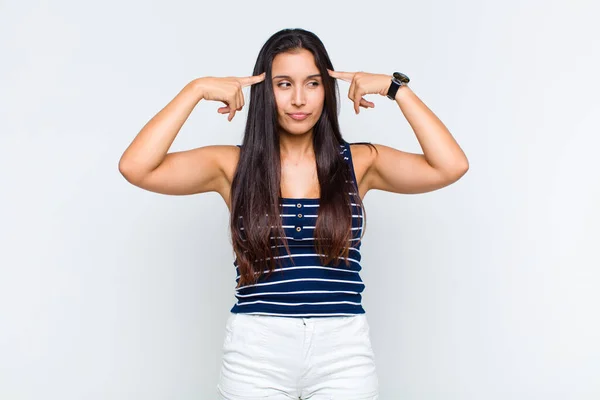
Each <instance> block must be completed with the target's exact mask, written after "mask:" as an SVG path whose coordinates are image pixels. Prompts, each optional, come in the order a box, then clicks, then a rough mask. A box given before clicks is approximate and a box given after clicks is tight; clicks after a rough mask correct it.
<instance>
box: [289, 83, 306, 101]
mask: <svg viewBox="0 0 600 400" xmlns="http://www.w3.org/2000/svg"><path fill="white" fill-rule="evenodd" d="M292 104H293V105H295V106H302V105H304V104H306V96H305V95H304V88H303V87H302V86H300V85H299V86H296V88H295V89H294V95H293V96H292Z"/></svg>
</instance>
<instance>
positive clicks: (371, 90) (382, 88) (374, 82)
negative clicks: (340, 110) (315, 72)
mask: <svg viewBox="0 0 600 400" xmlns="http://www.w3.org/2000/svg"><path fill="white" fill-rule="evenodd" d="M327 71H328V72H329V75H330V76H331V77H333V78H336V79H341V80H343V81H346V82H350V89H349V90H348V98H349V99H350V100H352V101H353V102H354V112H355V113H356V114H358V113H359V107H364V108H373V107H375V104H374V103H373V102H371V101H367V100H365V99H364V98H363V96H364V95H365V94H380V95H382V96H386V95H387V91H388V89H389V87H390V84H391V82H392V76H391V75H385V74H370V73H368V72H341V71H331V70H329V69H328V70H327Z"/></svg>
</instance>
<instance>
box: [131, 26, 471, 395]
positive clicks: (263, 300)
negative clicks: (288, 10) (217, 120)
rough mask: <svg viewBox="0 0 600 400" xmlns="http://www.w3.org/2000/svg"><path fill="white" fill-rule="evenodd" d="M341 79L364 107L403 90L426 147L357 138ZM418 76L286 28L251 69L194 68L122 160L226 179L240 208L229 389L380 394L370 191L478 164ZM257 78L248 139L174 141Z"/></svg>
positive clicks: (215, 187)
mask: <svg viewBox="0 0 600 400" xmlns="http://www.w3.org/2000/svg"><path fill="white" fill-rule="evenodd" d="M337 79H340V80H344V81H347V82H348V83H349V84H350V88H349V92H348V97H349V98H350V100H351V101H352V102H353V103H354V110H355V112H356V113H357V114H358V113H359V107H364V108H372V107H374V106H375V105H374V104H373V103H372V102H370V101H367V100H366V99H364V98H363V96H364V95H366V94H379V95H382V96H388V97H389V98H390V99H393V100H395V101H396V103H397V104H398V106H399V108H400V110H401V111H402V113H403V114H404V116H405V117H406V119H407V120H408V122H409V124H410V126H411V127H412V129H413V130H414V133H415V134H416V136H417V139H418V141H419V143H420V145H421V147H422V149H423V153H424V154H412V153H407V152H403V151H399V150H396V149H393V148H390V147H387V146H384V145H379V144H371V143H356V144H352V145H350V144H349V143H348V142H346V141H345V140H344V139H343V138H342V135H341V133H340V128H339V125H338V119H337V113H338V99H337V97H336V91H337V90H338V87H337ZM406 82H408V78H407V77H406V76H405V75H403V74H399V73H394V75H393V76H392V75H385V74H372V73H366V72H356V73H350V72H339V71H334V68H333V65H332V63H331V61H330V60H329V56H328V54H327V52H326V50H325V47H324V46H323V43H322V42H321V40H319V38H318V37H317V36H315V35H314V34H313V33H311V32H308V31H305V30H302V29H285V30H282V31H280V32H277V33H275V34H274V35H273V36H272V37H271V38H269V39H268V41H267V42H266V43H265V44H264V46H263V48H262V49H261V51H260V53H259V55H258V59H257V61H256V65H255V67H254V72H253V75H252V76H250V77H243V78H237V77H226V78H221V77H202V78H198V79H195V80H193V81H191V82H190V83H189V84H188V85H186V86H185V87H184V88H183V90H182V91H181V92H180V93H179V94H178V95H177V96H176V97H175V98H174V99H173V100H172V101H171V102H170V103H169V104H168V105H167V106H166V107H165V108H164V109H162V110H161V111H160V112H159V113H158V114H156V116H154V117H153V118H152V119H151V120H150V121H149V122H148V123H147V124H146V125H145V126H144V127H143V129H142V130H141V131H140V132H139V133H138V135H137V136H136V137H135V139H134V140H133V142H132V143H131V145H130V146H129V147H128V148H127V149H126V150H125V152H124V154H123V156H122V158H121V161H120V163H119V169H120V171H121V173H122V174H123V176H124V177H125V178H126V179H127V180H128V181H129V182H131V183H132V184H134V185H136V186H139V187H141V188H143V189H146V190H150V191H154V192H158V193H164V194H172V195H185V194H195V193H204V192H209V191H214V192H218V193H219V194H220V195H221V196H222V197H223V200H224V201H225V203H226V204H227V206H228V208H229V210H230V212H231V218H230V229H231V238H232V244H233V249H234V251H235V255H236V259H235V261H234V265H235V267H236V271H237V273H238V276H237V278H236V281H237V287H236V298H237V302H236V304H235V305H234V306H233V308H232V309H231V314H230V317H229V319H228V321H227V324H226V327H225V331H226V334H225V340H224V343H223V363H222V368H221V373H220V378H219V383H218V387H217V388H218V394H219V396H220V398H221V399H258V398H269V399H272V400H275V399H312V400H318V399H323V400H324V399H344V400H349V399H376V398H378V379H377V373H376V369H375V361H374V354H373V350H372V347H371V343H370V337H369V325H368V322H367V319H366V314H365V310H364V309H363V307H362V306H361V293H362V292H363V290H364V288H365V286H364V284H363V283H362V280H361V278H360V275H359V271H360V270H361V265H360V240H361V238H362V234H363V230H364V227H365V216H366V214H365V212H364V209H363V203H362V199H363V198H364V196H365V194H366V193H367V192H368V191H369V190H373V189H378V190H385V191H388V192H394V193H423V192H428V191H432V190H436V189H440V188H442V187H445V186H447V185H450V184H451V183H453V182H455V181H456V180H458V179H459V178H460V177H461V176H462V175H463V174H465V172H466V171H467V169H468V161H467V158H466V157H465V155H464V153H463V152H462V150H461V149H460V147H459V146H458V144H457V143H456V142H455V140H454V139H453V137H452V135H451V134H450V132H449V131H448V130H447V129H446V127H445V126H444V124H443V123H442V122H441V121H440V120H439V119H438V118H437V117H436V116H435V115H434V114H433V113H432V112H431V111H430V110H429V109H428V108H427V107H426V106H425V105H424V104H423V103H422V102H421V100H420V99H419V98H418V97H417V96H416V95H415V94H414V93H413V92H412V90H411V89H410V88H409V87H408V86H407V85H406ZM247 86H251V89H250V103H249V107H248V120H247V122H246V128H245V134H244V138H243V141H242V144H241V145H240V146H225V145H214V146H205V147H200V148H197V149H193V150H188V151H181V152H171V153H168V151H169V148H170V146H171V144H172V142H173V140H174V139H175V137H176V135H177V133H178V132H179V130H180V129H181V126H182V125H183V123H184V122H185V121H186V119H187V118H188V116H189V115H190V113H191V112H192V110H193V109H194V107H195V106H196V105H197V104H198V103H199V102H200V101H201V100H212V101H220V102H223V103H224V106H223V107H221V108H219V109H218V112H219V113H221V114H228V120H229V121H231V120H232V119H233V118H234V116H235V114H236V112H237V111H240V110H242V108H243V107H244V105H245V99H244V96H243V93H242V89H243V88H244V87H247ZM386 101H387V100H386ZM390 129H393V128H390Z"/></svg>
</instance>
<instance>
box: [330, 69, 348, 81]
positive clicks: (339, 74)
mask: <svg viewBox="0 0 600 400" xmlns="http://www.w3.org/2000/svg"><path fill="white" fill-rule="evenodd" d="M327 71H329V75H331V76H332V77H333V78H336V79H341V80H343V81H346V82H352V78H354V74H353V73H352V72H342V71H332V70H330V69H328V70H327Z"/></svg>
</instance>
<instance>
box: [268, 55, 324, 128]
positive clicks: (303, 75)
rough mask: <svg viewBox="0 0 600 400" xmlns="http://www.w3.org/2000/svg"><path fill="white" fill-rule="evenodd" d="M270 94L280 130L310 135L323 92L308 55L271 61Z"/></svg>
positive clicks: (283, 57)
mask: <svg viewBox="0 0 600 400" xmlns="http://www.w3.org/2000/svg"><path fill="white" fill-rule="evenodd" d="M272 76H273V92H274V94H275V102H276V104H277V120H278V122H279V126H280V129H283V130H284V131H285V132H287V133H289V134H292V135H298V134H304V133H307V132H310V131H312V128H313V126H314V125H315V124H316V123H317V121H318V120H319V118H320V117H321V113H322V112H323V104H324V102H325V92H324V90H323V82H322V80H321V75H320V73H319V70H318V68H317V66H316V65H315V59H314V57H313V55H312V53H311V52H310V51H308V50H306V49H299V50H295V51H294V52H291V53H280V54H277V55H276V56H275V58H274V59H273V65H272Z"/></svg>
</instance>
